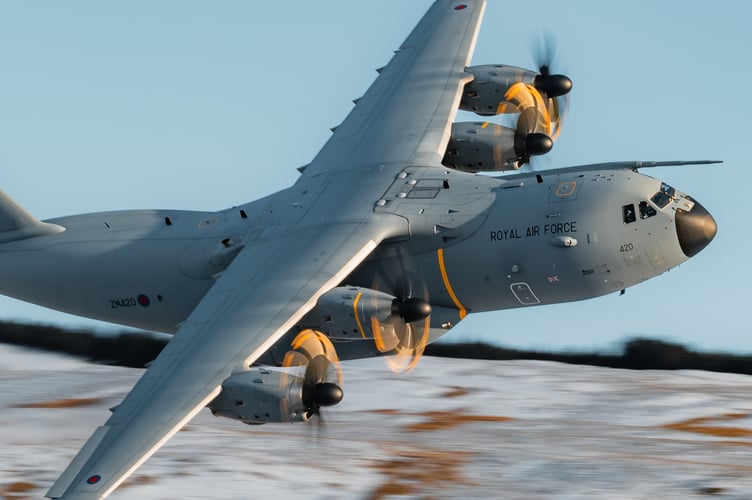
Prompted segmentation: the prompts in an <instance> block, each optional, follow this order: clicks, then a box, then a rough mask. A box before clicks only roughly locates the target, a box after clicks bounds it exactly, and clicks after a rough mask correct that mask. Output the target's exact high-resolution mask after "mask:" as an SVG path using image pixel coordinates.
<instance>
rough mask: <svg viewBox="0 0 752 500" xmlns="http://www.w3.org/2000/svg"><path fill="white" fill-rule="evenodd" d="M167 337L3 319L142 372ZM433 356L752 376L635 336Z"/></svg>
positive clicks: (23, 335)
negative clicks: (591, 347)
mask: <svg viewBox="0 0 752 500" xmlns="http://www.w3.org/2000/svg"><path fill="white" fill-rule="evenodd" d="M167 341H168V339H167V338H165V337H164V336H162V337H157V336H155V335H153V334H150V333H148V332H130V331H126V332H120V333H110V334H106V335H105V334H96V333H94V332H92V331H89V330H70V329H62V328H57V327H54V326H46V325H27V324H20V323H9V322H1V321H0V342H2V343H5V344H14V345H19V346H25V347H31V348H34V349H40V350H45V351H51V352H59V353H65V354H68V355H71V356H75V357H78V358H82V359H85V360H87V361H91V362H94V363H100V364H109V365H117V366H127V367H133V368H143V367H144V366H145V365H146V364H147V363H149V362H150V361H152V360H153V359H154V358H156V357H157V355H158V354H159V352H160V351H161V350H162V348H163V347H164V346H165V345H166V343H167ZM426 354H427V355H429V356H442V357H450V358H471V359H493V360H513V359H532V360H542V361H558V362H562V363H571V364H578V365H592V366H605V367H611V368H629V369H635V370H645V369H654V370H680V369H691V370H708V371H718V372H729V373H743V374H752V356H741V355H730V354H720V353H703V352H698V351H693V350H690V349H688V348H686V347H684V346H682V345H679V344H673V343H669V342H663V341H659V340H651V339H645V338H637V339H633V340H630V341H628V342H627V343H626V344H625V345H624V349H623V351H622V352H621V353H615V354H601V353H597V352H579V353H578V352H545V351H525V350H518V349H508V348H505V347H498V346H493V345H490V344H485V343H480V342H476V343H462V344H456V343H435V344H431V345H429V346H428V347H427V348H426Z"/></svg>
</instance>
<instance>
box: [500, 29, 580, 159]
mask: <svg viewBox="0 0 752 500" xmlns="http://www.w3.org/2000/svg"><path fill="white" fill-rule="evenodd" d="M536 47H537V50H536V51H535V52H536V53H535V55H534V57H535V60H536V66H537V67H538V74H537V75H536V76H535V78H534V79H533V81H532V83H524V82H517V83H515V84H514V85H512V86H510V87H509V89H508V90H507V92H506V94H505V96H504V97H505V99H506V100H507V101H509V102H511V103H512V104H513V105H514V106H515V107H516V108H517V110H518V112H519V116H518V119H517V127H516V130H517V135H516V137H515V144H514V150H515V153H516V154H517V155H518V156H519V158H520V163H521V164H525V163H530V158H531V157H532V156H539V155H543V154H546V153H548V152H549V151H550V150H551V148H552V147H553V144H554V141H555V140H556V139H557V138H558V137H559V134H560V133H561V127H562V124H563V122H564V118H565V116H566V113H567V109H568V107H569V91H570V90H571V89H572V80H571V79H569V77H567V76H565V75H561V74H555V73H552V72H551V67H552V64H553V61H554V58H555V56H556V44H555V42H554V40H553V37H552V36H551V35H550V34H547V33H544V34H543V36H542V39H541V40H540V42H539V43H537V44H536Z"/></svg>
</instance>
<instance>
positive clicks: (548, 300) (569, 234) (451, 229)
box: [0, 164, 715, 361]
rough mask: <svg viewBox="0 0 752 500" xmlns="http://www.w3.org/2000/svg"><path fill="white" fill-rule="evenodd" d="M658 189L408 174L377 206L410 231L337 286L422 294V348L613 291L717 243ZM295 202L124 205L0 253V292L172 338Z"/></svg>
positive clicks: (587, 178)
mask: <svg viewBox="0 0 752 500" xmlns="http://www.w3.org/2000/svg"><path fill="white" fill-rule="evenodd" d="M662 186H665V184H662V182H661V181H660V180H657V179H655V178H652V177H649V176H647V175H644V174H641V173H639V172H637V171H636V169H632V168H629V164H602V165H592V166H582V167H570V168H564V169H557V170H550V171H546V172H541V173H539V174H536V173H523V174H515V175H508V176H504V177H499V178H493V177H488V176H482V175H475V174H470V173H464V172H459V171H455V170H451V169H445V168H436V167H408V168H406V169H405V170H404V171H403V173H402V174H401V175H400V176H399V177H397V178H396V179H395V181H394V183H393V184H392V186H391V187H390V188H389V190H388V191H387V192H386V193H384V195H383V198H382V201H383V203H377V204H376V206H375V208H374V210H375V211H376V212H384V213H390V214H394V215H395V216H398V217H401V218H403V219H404V220H405V223H406V225H407V227H409V235H408V236H405V237H404V238H399V239H397V240H391V241H386V242H384V243H382V245H381V246H380V247H379V248H378V249H377V250H376V252H375V253H374V254H372V255H371V257H369V258H368V259H367V260H366V261H365V262H364V263H363V264H362V265H361V266H360V267H359V268H358V269H357V270H356V271H355V272H354V273H352V274H351V275H350V277H349V278H348V279H347V280H346V281H345V282H344V283H342V284H343V285H357V286H361V287H367V288H371V289H377V290H381V291H384V292H388V293H391V294H393V295H398V296H405V295H406V294H410V293H416V294H418V293H419V294H420V295H421V296H426V297H428V299H429V300H430V303H431V305H432V307H433V310H434V313H433V314H432V316H431V340H433V339H435V338H436V337H438V336H439V335H441V334H442V333H444V332H445V331H447V330H448V329H449V328H451V327H452V326H454V325H455V324H456V323H457V322H458V321H459V320H460V319H461V318H462V317H464V315H465V314H466V313H468V312H481V311H491V310H498V309H509V308H515V307H529V306H533V305H542V304H554V303H561V302H569V301H575V300H582V299H587V298H591V297H597V296H600V295H603V294H607V293H611V292H615V291H619V290H623V289H625V288H626V287H629V286H632V285H635V284H637V283H640V282H642V281H645V280H647V279H649V278H652V277H654V276H657V275H659V274H661V273H663V272H665V271H666V270H668V269H670V268H672V267H674V266H677V265H679V264H681V263H682V262H684V261H686V260H687V259H688V258H689V256H691V255H693V254H694V253H696V252H697V251H699V249H701V248H702V247H704V246H705V245H706V244H707V243H708V242H709V241H710V240H711V239H712V237H713V236H714V234H715V226H714V222H712V218H711V217H710V216H709V215H707V212H705V211H704V209H703V208H702V207H701V206H700V205H699V204H698V203H696V202H694V201H693V200H691V199H690V198H688V197H686V195H684V194H682V193H680V192H678V191H674V190H671V191H670V192H669V193H668V194H666V192H665V191H666V187H662ZM660 193H663V196H661V195H660ZM668 195H670V196H668ZM304 199H305V192H304V191H301V187H300V186H298V185H295V186H293V187H291V188H289V189H286V190H284V191H280V192H279V193H276V194H274V195H271V196H269V197H267V198H263V199H261V200H258V201H255V202H251V203H248V204H246V205H243V206H241V207H235V208H231V209H227V210H223V211H220V212H192V211H176V210H136V211H118V212H104V213H96V214H87V215H77V216H71V217H62V218H58V219H54V220H50V221H47V222H50V223H54V224H57V225H59V226H62V227H64V228H65V231H64V232H61V233H58V234H51V235H43V236H37V237H33V238H28V239H24V240H19V241H14V242H9V243H4V244H1V245H0V293H3V294H5V295H9V296H12V297H16V298H19V299H21V300H25V301H28V302H33V303H36V304H40V305H43V306H45V307H49V308H52V309H57V310H61V311H65V312H69V313H72V314H76V315H80V316H85V317H90V318H96V319H99V320H104V321H108V322H112V323H118V324H122V325H128V326H133V327H138V328H144V329H148V330H154V331H160V332H168V333H173V332H175V331H176V330H177V328H178V327H179V325H180V323H181V322H182V321H184V320H185V318H186V317H187V316H188V315H189V314H190V312H191V311H192V310H193V309H194V308H195V306H196V305H197V304H198V302H199V301H200V300H201V299H202V297H203V296H204V295H205V294H206V292H207V291H208V290H209V289H210V288H211V286H212V285H213V284H214V282H215V280H216V278H217V277H218V276H219V275H220V274H221V273H222V271H223V270H224V269H225V268H226V267H227V266H228V265H229V263H230V262H231V261H232V259H233V258H234V256H235V255H236V254H237V253H238V251H239V250H240V249H241V248H242V247H243V246H246V245H253V244H254V240H255V239H256V238H261V237H263V235H264V234H265V233H266V232H268V231H269V228H273V227H274V225H275V223H276V220H277V218H278V217H282V216H283V215H284V213H285V212H286V211H289V210H296V209H298V208H299V207H300V204H301V203H305V201H304ZM652 200H657V201H658V202H659V203H658V204H657V203H656V202H655V201H652ZM659 205H663V206H659ZM630 207H631V208H630ZM677 213H695V214H699V215H698V217H701V218H703V221H701V224H700V225H701V226H702V223H706V225H708V224H710V225H712V228H711V229H707V228H706V229H702V228H701V229H698V230H694V229H691V230H686V229H685V230H684V232H685V233H686V232H688V231H689V232H691V233H692V234H690V235H683V234H681V233H682V230H678V229H677ZM708 220H709V222H708ZM695 225H696V224H695ZM690 226H691V224H690ZM698 231H699V232H700V233H702V234H699V235H698V234H695V233H697V232H698ZM682 239H684V240H685V241H681V240H682ZM688 239H689V240H691V241H690V242H689V243H687V241H686V240H688ZM299 243H300V245H305V244H306V242H305V241H300V242H299ZM406 287H419V288H420V290H418V291H415V290H412V291H411V290H406V289H405V288H406ZM311 321H314V322H315V320H311ZM304 322H305V321H304ZM303 326H313V327H316V326H317V325H315V324H313V325H303ZM292 333H293V332H291V335H292ZM330 335H331V336H332V337H333V338H334V339H335V340H339V341H340V342H341V344H342V349H340V347H339V346H338V352H339V353H340V357H342V358H345V359H346V358H348V357H361V356H365V355H376V354H378V353H377V351H375V350H374V349H373V348H372V346H370V344H369V346H368V347H366V346H365V345H361V344H362V343H359V342H346V341H347V340H348V339H347V338H340V337H342V336H339V337H338V335H337V334H336V332H331V333H330ZM345 337H346V336H345ZM352 340H353V341H354V340H356V339H352ZM284 342H285V340H284V339H283V341H281V342H280V343H284ZM283 348H284V349H286V348H285V347H284V346H282V347H280V349H283ZM274 351H275V349H272V353H273V352H274ZM340 351H341V352H340ZM267 361H268V360H267Z"/></svg>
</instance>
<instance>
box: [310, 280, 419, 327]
mask: <svg viewBox="0 0 752 500" xmlns="http://www.w3.org/2000/svg"><path fill="white" fill-rule="evenodd" d="M430 314H431V305H430V304H429V303H428V302H427V301H425V300H423V299H420V298H408V299H404V300H401V299H398V298H397V297H395V296H393V295H389V294H388V293H384V292H380V291H378V290H372V289H370V288H363V287H355V286H343V287H337V288H334V289H332V290H330V291H328V292H327V293H325V294H324V295H322V296H321V297H320V298H319V301H318V303H317V304H316V307H315V308H314V310H313V311H311V313H309V315H308V316H306V318H305V319H304V320H303V321H302V322H301V323H302V324H303V325H305V326H306V327H312V328H316V329H319V330H322V331H326V332H327V333H328V334H329V336H330V337H333V338H352V337H353V336H354V337H356V338H357V337H361V338H374V337H375V336H378V334H377V333H376V332H374V320H375V321H376V322H378V323H383V322H386V321H389V320H390V318H394V317H398V318H400V319H401V320H402V321H404V322H405V323H413V322H416V321H420V320H423V319H425V318H427V317H428V316H429V315H430Z"/></svg>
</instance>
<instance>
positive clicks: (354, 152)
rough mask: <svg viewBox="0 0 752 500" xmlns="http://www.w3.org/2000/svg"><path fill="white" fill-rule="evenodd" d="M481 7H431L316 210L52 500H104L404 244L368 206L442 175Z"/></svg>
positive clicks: (245, 259) (214, 307)
mask: <svg viewBox="0 0 752 500" xmlns="http://www.w3.org/2000/svg"><path fill="white" fill-rule="evenodd" d="M484 7H485V0H465V1H450V0H439V1H437V2H436V3H435V4H434V5H433V6H432V7H431V9H430V10H429V11H428V13H427V14H426V15H425V16H424V17H423V19H422V20H421V21H420V23H419V24H418V25H417V26H416V28H415V29H414V30H413V32H412V33H411V34H410V36H408V38H407V39H406V40H405V42H404V43H403V45H402V46H401V47H400V50H399V51H398V52H397V53H396V55H395V56H394V57H393V59H392V61H391V62H390V63H389V64H388V65H387V66H386V67H385V68H384V69H383V70H382V71H381V73H380V76H379V78H377V80H376V81H375V82H374V84H373V85H372V86H371V88H370V89H369V90H368V91H367V92H366V94H365V95H364V96H363V98H361V99H360V100H359V101H358V104H357V105H356V107H355V109H354V110H353V111H352V112H351V113H350V114H349V115H348V117H347V118H346V119H345V121H344V122H343V123H342V125H341V126H340V127H339V128H338V129H337V131H336V132H335V134H334V135H333V136H332V137H331V138H330V140H329V141H328V142H327V143H326V145H325V146H324V148H323V149H322V150H321V151H320V153H319V154H318V155H317V156H316V158H315V159H314V161H313V162H312V163H311V164H310V165H309V166H308V168H307V169H306V170H305V172H304V173H303V176H302V177H301V179H300V180H299V183H301V184H310V183H314V184H317V185H319V186H326V187H323V188H322V189H323V192H322V193H321V197H320V198H319V200H320V201H321V203H320V204H318V206H317V209H316V210H312V211H311V213H310V214H309V216H307V217H305V218H304V220H299V221H298V223H299V224H294V223H292V222H294V221H290V220H286V221H278V222H282V226H284V227H287V228H288V229H289V230H288V231H286V232H282V231H278V232H276V233H274V234H275V235H276V236H274V237H268V238H266V239H263V240H261V241H250V242H248V246H247V247H246V248H245V249H243V250H242V251H241V252H240V254H239V255H238V256H237V257H236V258H235V260H234V261H233V263H232V264H231V265H230V266H229V267H228V269H227V270H226V271H225V272H224V274H223V275H222V276H221V277H220V278H219V280H218V281H217V283H216V284H215V285H214V287H212V289H211V290H210V291H209V292H208V293H207V295H206V297H204V299H203V300H202V301H201V303H199V305H198V306H197V307H196V309H195V310H194V311H193V312H192V313H191V315H190V316H189V318H188V319H187V320H186V322H185V323H184V324H183V325H182V327H181V328H180V330H179V331H178V333H177V334H176V335H175V337H174V338H173V340H172V341H171V342H170V343H169V344H168V345H167V347H166V348H165V349H164V350H163V351H162V353H161V354H160V355H159V357H158V358H157V359H156V360H155V361H154V363H152V365H151V366H150V368H149V370H148V371H147V372H146V374H144V376H143V377H142V378H141V380H139V382H138V383H137V384H136V385H135V387H134V388H133V390H132V391H131V392H130V393H129V394H128V395H127V396H126V398H125V399H124V400H123V402H122V404H121V405H120V406H118V408H117V410H116V411H115V413H114V414H113V415H112V416H111V417H110V419H109V420H108V421H107V422H106V423H105V424H104V425H103V426H102V427H99V428H98V429H97V430H96V431H95V433H94V434H93V435H92V436H91V437H90V438H89V440H88V441H87V443H86V444H85V445H84V447H83V448H82V449H81V451H80V452H79V454H78V455H77V456H76V458H75V459H74V460H73V462H72V463H71V464H70V465H69V467H68V468H67V469H66V471H65V472H64V473H63V474H62V475H61V477H60V478H59V479H58V481H57V482H56V483H55V484H54V485H53V486H52V488H51V489H50V490H49V491H48V493H47V496H48V497H51V498H65V499H73V498H75V499H85V498H103V497H105V496H107V495H108V494H109V493H111V492H112V491H113V490H114V489H115V488H117V486H118V485H119V484H120V483H121V482H122V481H124V480H125V479H126V478H127V477H128V476H129V475H130V474H131V473H133V471H135V470H136V469H137V468H138V467H139V466H140V465H141V464H142V463H143V462H144V461H145V460H147V459H148V457H149V456H151V455H152V454H153V453H154V452H155V451H156V450H157V449H158V448H159V447H160V446H161V445H162V444H164V443H165V442H166V441H167V440H168V439H169V438H170V437H171V436H172V435H174V434H175V433H176V432H177V431H179V430H180V428H181V427H182V426H184V425H185V424H186V423H187V422H188V421H189V420H190V419H191V418H192V417H193V416H194V415H195V414H196V413H198V412H199V411H200V410H201V408H203V407H204V406H206V404H208V403H209V402H211V400H212V399H214V398H215V397H216V396H217V395H218V394H219V392H220V390H221V384H222V382H223V381H224V380H225V379H226V378H227V377H228V376H229V375H231V374H232V373H234V372H237V371H240V370H244V369H246V368H247V367H248V365H249V364H250V363H252V362H253V361H254V360H255V359H257V358H258V357H259V356H260V355H261V354H262V353H263V352H265V351H266V350H267V349H269V347H271V346H272V345H273V344H274V343H275V342H276V341H277V340H278V339H279V338H280V337H281V336H282V335H284V334H285V333H286V332H287V331H288V330H289V329H290V328H292V327H293V326H294V325H295V324H296V323H297V322H298V321H299V320H300V319H301V318H302V317H303V316H304V315H305V314H306V313H307V312H308V311H309V310H311V309H312V308H313V307H314V306H315V304H316V302H317V300H318V298H319V297H320V296H321V295H322V294H324V293H325V292H326V291H328V290H329V289H330V288H332V287H334V286H336V285H337V284H339V283H340V282H341V281H342V280H343V279H344V278H345V277H346V276H347V275H348V274H350V272H351V271H353V270H354V269H355V268H356V267H357V266H358V265H359V264H360V263H361V262H362V261H363V260H364V259H366V257H367V256H368V255H369V254H370V253H371V252H372V251H373V250H374V249H375V248H376V246H377V245H378V244H379V243H380V242H381V241H383V240H384V239H386V238H390V237H393V236H405V235H407V234H408V231H407V230H406V228H405V227H404V224H405V221H404V220H403V219H401V218H397V217H391V216H387V215H384V214H381V215H379V214H375V213H373V211H372V207H373V203H374V202H375V200H376V199H377V198H376V197H377V196H378V195H379V194H380V193H383V192H384V190H385V189H386V188H387V187H388V186H389V185H390V184H391V183H392V182H393V179H394V176H395V175H396V174H397V173H398V172H399V171H400V170H401V169H402V168H403V167H404V165H406V164H421V165H436V166H438V165H440V161H441V157H442V155H443V149H444V148H445V147H446V144H447V142H448V140H449V133H450V129H451V122H452V120H453V118H454V116H455V114H456V110H457V108H458V106H459V100H460V96H461V91H462V88H463V86H464V84H465V82H467V81H468V80H469V79H470V75H468V74H466V73H465V72H464V69H465V67H466V66H467V64H468V63H469V59H470V56H471V54H472V50H473V47H474V44H475V40H476V37H477V33H478V27H479V24H480V19H481V17H482V13H483V9H484ZM387 165H388V166H390V168H382V167H384V166H387ZM369 167H378V168H371V169H370V172H371V173H372V174H373V175H369V177H368V178H367V182H362V183H356V184H355V185H352V184H350V182H351V181H352V176H338V175H335V174H336V173H341V172H342V170H345V169H347V170H350V171H351V172H352V173H353V174H356V175H360V173H362V172H363V171H365V170H368V168H369ZM358 169H362V170H358ZM356 170H357V172H356ZM376 172H378V175H377V174H376ZM321 174H325V175H323V176H322V175H321ZM328 174H332V175H328ZM362 180H366V179H362ZM348 214H349V215H348ZM396 219H399V221H397V220H396ZM310 221H318V222H317V223H310ZM306 223H307V224H306ZM278 227H280V226H278Z"/></svg>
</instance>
